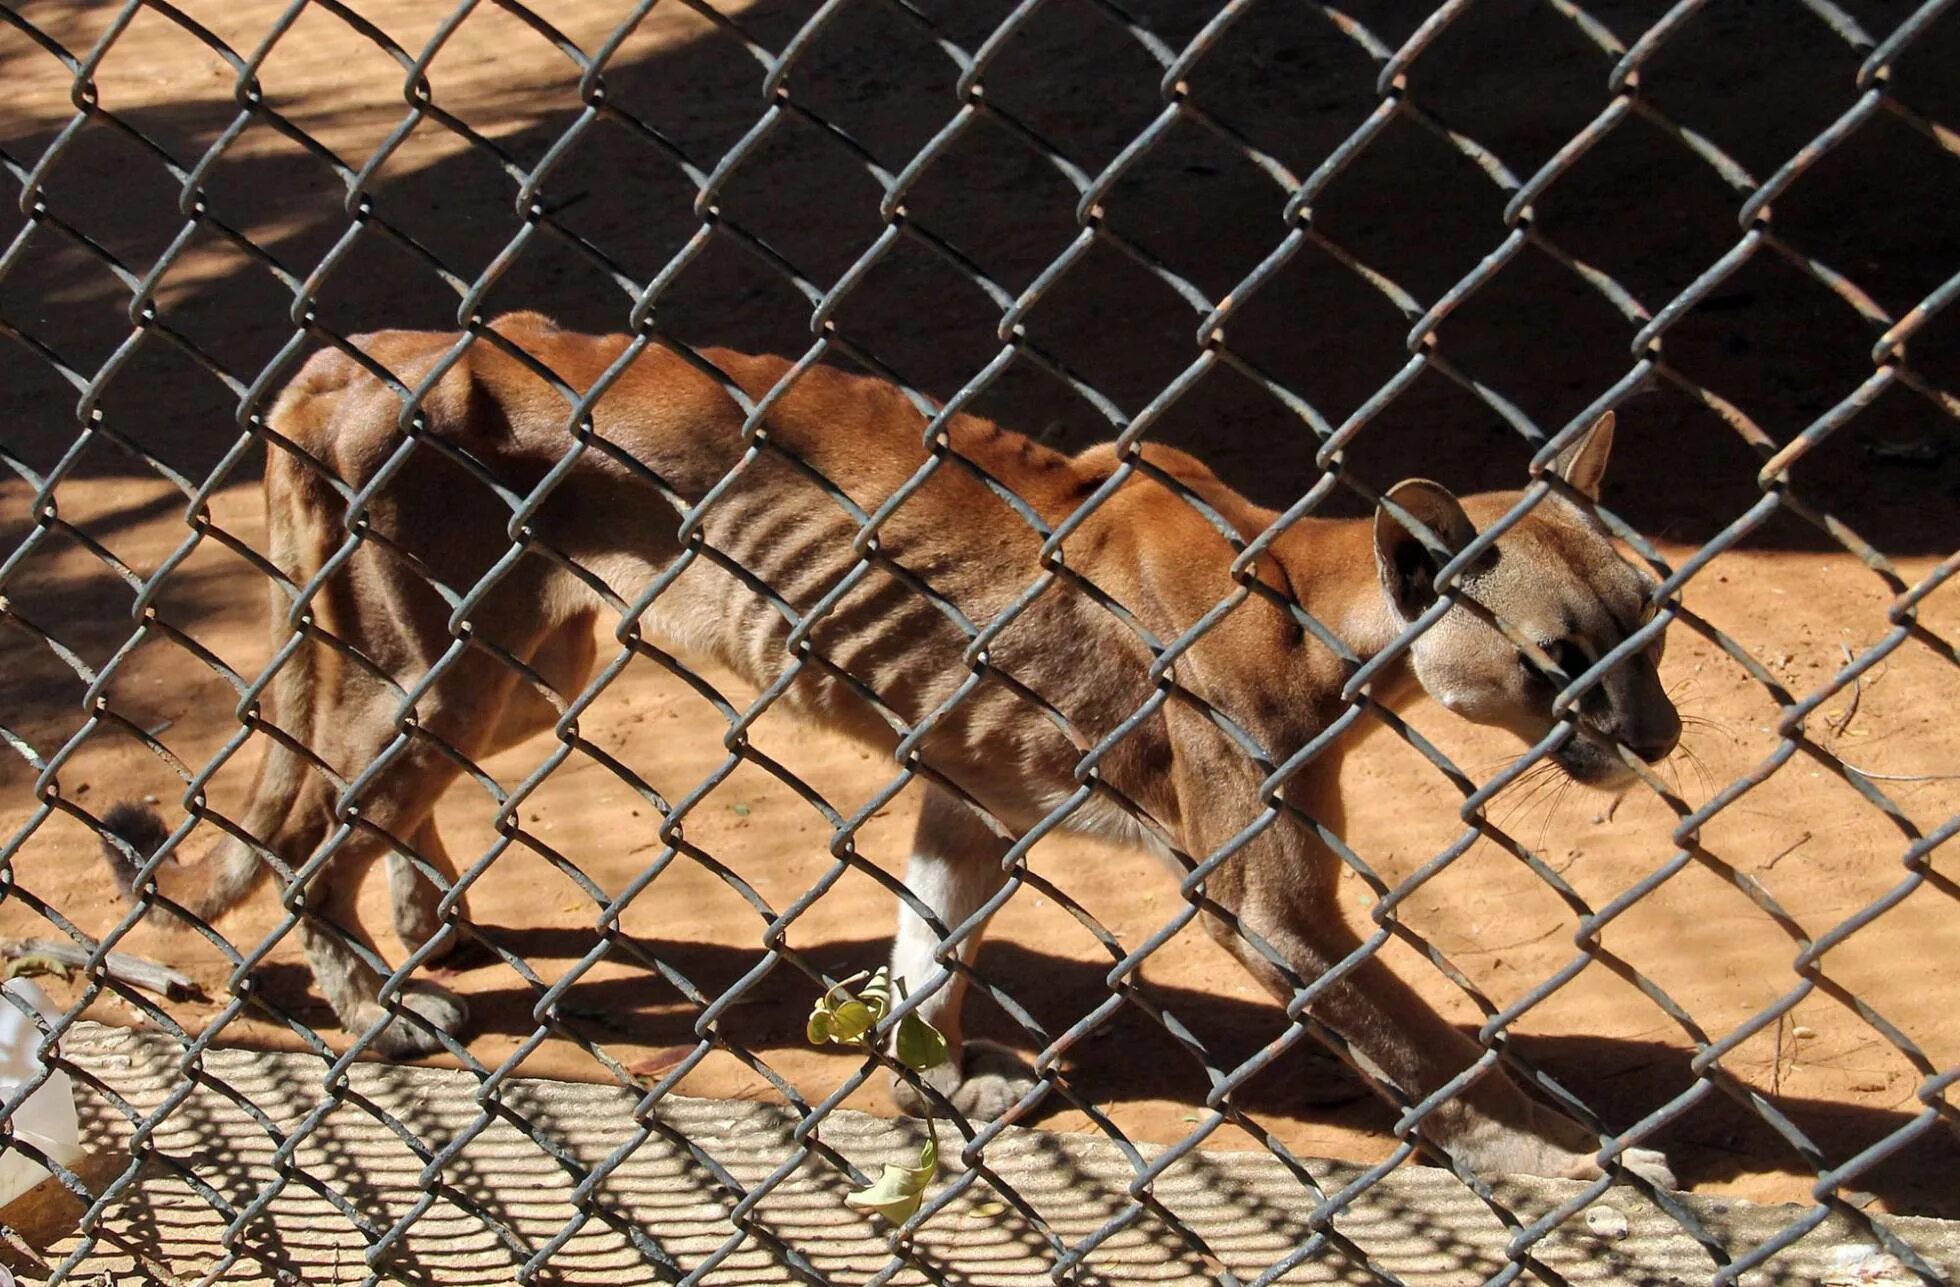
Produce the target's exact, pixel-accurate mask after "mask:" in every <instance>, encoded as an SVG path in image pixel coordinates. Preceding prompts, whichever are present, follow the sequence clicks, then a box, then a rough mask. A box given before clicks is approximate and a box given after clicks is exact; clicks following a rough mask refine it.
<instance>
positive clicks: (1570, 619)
mask: <svg viewBox="0 0 1960 1287" xmlns="http://www.w3.org/2000/svg"><path fill="white" fill-rule="evenodd" d="M1612 447H1613V417H1612V413H1610V412H1609V413H1607V414H1606V415H1605V416H1602V417H1601V418H1600V419H1599V421H1598V422H1597V423H1595V424H1594V425H1593V427H1592V428H1591V429H1590V430H1588V431H1587V432H1586V434H1585V436H1583V437H1582V438H1580V439H1579V440H1578V441H1577V442H1576V443H1574V444H1573V445H1572V446H1571V447H1569V448H1567V449H1566V450H1565V451H1564V452H1563V453H1562V454H1561V455H1560V456H1559V458H1558V462H1557V465H1556V468H1557V470H1558V472H1559V473H1560V475H1562V476H1563V477H1564V478H1565V479H1566V481H1567V482H1569V483H1571V484H1572V485H1573V486H1574V487H1575V488H1577V489H1578V490H1579V491H1581V492H1583V493H1585V494H1586V495H1587V496H1590V497H1594V498H1597V496H1598V495H1599V483H1600V478H1601V476H1602V475H1603V474H1604V473H1605V471H1606V459H1607V456H1608V455H1609V454H1610V453H1611V451H1612ZM1387 498H1388V499H1389V500H1391V501H1393V502H1394V503H1395V504H1397V505H1399V506H1400V507H1401V508H1403V509H1404V510H1407V511H1408V512H1409V513H1411V514H1413V515H1414V516H1415V517H1416V518H1418V519H1420V520H1421V522H1422V523H1423V525H1424V526H1426V527H1428V528H1429V529H1430V530H1431V531H1432V532H1434V533H1436V535H1438V536H1440V537H1441V538H1442V539H1443V542H1444V544H1446V545H1448V546H1449V547H1450V548H1451V549H1453V550H1461V549H1462V548H1463V547H1464V546H1465V545H1467V544H1469V542H1470V541H1471V539H1472V538H1473V537H1474V536H1475V535H1476V533H1477V526H1478V523H1477V522H1473V518H1474V519H1475V520H1478V521H1480V522H1483V523H1489V522H1491V521H1494V520H1495V519H1497V518H1498V517H1499V516H1500V515H1502V514H1504V513H1505V512H1506V511H1507V510H1509V509H1510V508H1511V507H1512V505H1514V504H1515V503H1516V501H1517V499H1518V494H1517V493H1515V492H1513V493H1509V494H1498V495H1492V496H1476V497H1471V498H1470V499H1469V500H1468V501H1467V502H1465V501H1459V500H1458V499H1457V498H1456V497H1455V496H1453V495H1451V494H1450V492H1449V491H1448V490H1446V489H1445V488H1443V487H1441V486H1439V485H1437V484H1436V483H1432V482H1429V481H1427V480H1424V479H1411V480H1409V481H1407V482H1403V483H1398V484H1397V485H1396V486H1394V487H1392V488H1390V489H1389V491H1388V493H1387ZM1375 562H1376V567H1377V570H1378V571H1379V573H1380V576H1381V584H1382V592H1383V594H1384V595H1385V596H1386V598H1387V602H1388V607H1389V610H1390V612H1391V613H1392V614H1394V616H1395V618H1396V619H1397V620H1399V621H1400V622H1401V623H1402V624H1404V625H1407V624H1408V623H1409V622H1411V621H1414V620H1415V619H1416V618H1417V617H1419V616H1421V615H1422V614H1423V613H1424V612H1426V611H1428V610H1429V609H1430V608H1431V607H1432V606H1433V605H1434V604H1435V602H1436V598H1437V593H1436V589H1435V585H1434V581H1435V576H1436V573H1437V571H1438V569H1439V568H1440V567H1441V566H1442V564H1441V562H1440V561H1439V560H1438V559H1437V558H1436V557H1435V556H1434V555H1433V554H1432V553H1431V551H1430V550H1429V549H1428V548H1427V547H1425V546H1424V545H1423V543H1422V542H1421V541H1420V540H1418V539H1417V538H1416V536H1415V535H1414V534H1413V533H1411V532H1410V531H1408V530H1407V529H1405V528H1404V527H1403V526H1402V524H1401V522H1400V521H1398V520H1397V519H1396V518H1395V517H1394V516H1393V515H1392V514H1391V513H1390V511H1389V510H1388V509H1387V508H1386V507H1379V508H1378V509H1377V510H1376V513H1375ZM1459 585H1460V588H1461V592H1462V597H1465V598H1468V599H1471V600H1473V601H1474V602H1475V603H1477V604H1479V605H1481V606H1482V607H1483V608H1484V609H1486V610H1488V612H1489V613H1490V614H1492V615H1494V616H1496V617H1498V618H1501V619H1502V620H1503V621H1505V622H1506V623H1508V624H1509V625H1510V626H1511V627H1512V628H1513V629H1514V630H1516V631H1517V632H1519V633H1521V634H1523V635H1526V636H1528V637H1529V638H1530V639H1531V640H1532V642H1534V643H1536V644H1537V645H1538V646H1539V648H1540V649H1542V650H1543V651H1544V653H1545V654H1546V655H1547V656H1549V657H1550V658H1551V659H1552V660H1553V661H1554V662H1556V663H1557V664H1558V667H1559V669H1560V670H1563V671H1564V672H1565V676H1566V678H1564V679H1561V678H1560V677H1559V676H1558V675H1556V674H1553V673H1551V672H1549V671H1547V670H1544V669H1543V668H1541V667H1540V666H1539V665H1538V664H1536V663H1535V662H1533V661H1532V660H1531V658H1530V657H1529V656H1528V655H1527V654H1526V653H1524V652H1523V651H1521V650H1520V649H1519V648H1518V647H1517V646H1516V645H1514V644H1513V643H1512V642H1511V641H1510V640H1509V639H1507V638H1505V637H1504V635H1503V634H1502V633H1501V632H1500V631H1498V630H1497V629H1496V628H1495V627H1493V626H1492V625H1491V624H1490V623H1489V622H1488V621H1486V620H1484V619H1483V617H1481V616H1480V615H1479V614H1478V613H1477V612H1476V611H1474V610H1473V609H1471V608H1466V607H1464V606H1462V605H1461V604H1459V605H1458V606H1456V607H1453V608H1452V609H1450V610H1449V611H1448V612H1447V613H1445V614H1444V615H1443V617H1441V618H1440V619H1439V620H1438V621H1436V622H1435V624H1433V625H1432V626H1430V628H1429V629H1428V630H1426V631H1425V632H1423V634H1422V635H1420V636H1419V637H1418V638H1417V639H1416V641H1415V644H1414V646H1413V647H1412V648H1411V650H1410V655H1411V660H1412V662H1413V665H1414V669H1415V674H1416V678H1417V679H1418V680H1419V681H1420V682H1421V684H1422V686H1423V689H1424V690H1425V691H1427V692H1428V693H1429V695H1430V696H1432V697H1434V698H1435V699H1436V700H1437V701H1439V702H1441V703H1442V704H1443V705H1444V706H1446V707H1448V708H1449V709H1450V710H1452V711H1454V712H1456V713H1457V714H1459V715H1461V716H1463V717H1464V718H1466V719H1469V720H1472V721H1474V722H1475V723H1478V724H1489V725H1494V726H1496V727H1499V728H1504V729H1508V730H1510V731H1511V732H1513V733H1515V734H1517V735H1518V736H1519V737H1521V738H1523V739H1525V740H1526V741H1527V742H1536V741H1538V740H1539V739H1540V738H1542V737H1544V736H1545V734H1547V733H1548V732H1550V731H1551V729H1552V726H1553V724H1554V722H1555V721H1554V719H1553V716H1552V699H1553V698H1554V697H1556V696H1557V695H1558V694H1559V692H1560V691H1561V690H1562V689H1563V688H1564V687H1565V686H1566V684H1567V683H1568V682H1569V680H1571V679H1576V678H1577V677H1578V676H1579V675H1580V674H1581V673H1583V672H1585V671H1587V670H1590V669H1591V668H1592V666H1593V663H1594V662H1596V661H1598V660H1599V659H1600V658H1601V657H1603V656H1605V655H1606V654H1607V653H1608V652H1610V651H1612V650H1613V649H1614V648H1615V647H1617V646H1618V645H1619V644H1620V643H1621V642H1622V641H1623V640H1625V639H1626V637H1627V636H1628V635H1630V634H1632V633H1633V632H1634V631H1635V630H1637V629H1638V628H1639V627H1640V626H1642V625H1644V624H1645V623H1646V622H1647V621H1648V619H1649V618H1650V615H1651V609H1650V607H1649V596H1650V594H1651V593H1652V591H1653V587H1654V583H1653V582H1652V581H1650V580H1649V579H1648V578H1647V577H1645V576H1644V575H1642V574H1641V573H1639V572H1637V571H1635V570H1634V569H1633V568H1632V567H1630V566H1629V565H1628V564H1627V562H1626V561H1625V560H1624V559H1622V558H1621V557H1620V555H1619V554H1618V553H1617V552H1616V551H1615V550H1614V548H1613V544H1612V542H1611V541H1610V540H1609V539H1608V537H1607V535H1606V533H1605V531H1604V530H1603V529H1602V528H1600V526H1599V525H1598V523H1597V522H1596V520H1594V519H1593V518H1592V517H1591V516H1590V515H1587V514H1586V513H1584V512H1583V511H1581V510H1580V509H1579V508H1578V507H1577V506H1575V505H1573V504H1571V503H1570V502H1568V501H1566V500H1564V499H1563V498H1561V497H1558V496H1551V497H1547V498H1546V499H1545V500H1543V501H1541V502H1539V504H1538V505H1537V506H1536V507H1535V508H1534V509H1533V510H1532V511H1531V513H1530V514H1528V515H1527V516H1526V517H1525V518H1524V519H1523V520H1522V521H1521V522H1519V523H1518V524H1517V525H1516V526H1514V527H1512V528H1511V529H1510V530H1509V531H1507V532H1506V533H1505V534H1504V535H1503V536H1502V537H1500V538H1499V539H1498V543H1497V546H1496V548H1495V549H1493V550H1492V551H1490V552H1489V553H1487V554H1485V555H1484V556H1483V558H1482V559H1480V560H1479V561H1478V562H1477V563H1476V564H1475V565H1473V566H1472V568H1471V569H1470V570H1469V571H1468V572H1467V573H1466V574H1465V575H1464V576H1463V577H1462V578H1461V580H1460V582H1459ZM1662 642H1663V641H1662V637H1661V636H1658V635H1657V636H1656V637H1655V638H1654V641H1653V642H1652V643H1651V644H1649V645H1648V646H1647V647H1646V648H1645V649H1643V650H1642V651H1640V652H1638V653H1635V654H1633V655H1632V656H1629V657H1626V658H1624V659H1622V660H1621V661H1620V662H1619V663H1618V664H1617V665H1616V666H1614V668H1613V669H1611V670H1609V671H1607V672H1606V673H1605V675H1604V676H1602V677H1601V678H1600V679H1599V680H1598V681H1596V682H1595V683H1594V684H1593V686H1592V687H1591V688H1589V689H1587V690H1586V692H1585V694H1584V695H1583V696H1582V697H1581V698H1580V699H1579V702H1578V736H1576V737H1573V738H1571V739H1570V740H1568V741H1567V742H1566V743H1565V744H1564V745H1563V746H1561V747H1560V748H1559V750H1557V751H1556V752H1554V755H1553V758H1554V759H1556V760H1557V762H1558V763H1559V765H1560V766H1561V767H1563V768H1564V770H1565V771H1566V772H1567V773H1569V774H1570V775H1571V776H1572V777H1574V778H1576V779H1577V780H1579V781H1581V782H1586V783H1590V784H1593V785H1597V786H1617V785H1621V784H1624V783H1625V782H1627V781H1629V780H1631V779H1632V778H1633V776H1634V774H1633V771H1632V770H1631V769H1630V768H1628V767H1627V765H1626V764H1625V763H1624V762H1623V761H1622V760H1621V758H1620V756H1619V754H1618V752H1617V751H1616V750H1615V744H1618V745H1623V746H1625V747H1626V748H1627V749H1628V750H1630V751H1632V752H1633V753H1634V754H1636V755H1638V756H1639V757H1640V758H1641V759H1643V760H1645V761H1647V762H1648V763H1650V764H1651V763H1655V762H1658V761H1660V760H1662V759H1664V758H1666V757H1667V755H1668V753H1669V752H1671V751H1673V749H1674V746H1675V743H1676V742H1677V741H1679V740H1680V736H1681V719H1680V716H1679V715H1678V714H1677V713H1676V712H1675V709H1674V703H1673V702H1671V701H1670V700H1668V696H1667V692H1666V690H1665V689H1663V688H1662V687H1661V681H1660V675H1659V673H1658V669H1657V668H1658V666H1659V664H1660V659H1661V647H1662Z"/></svg>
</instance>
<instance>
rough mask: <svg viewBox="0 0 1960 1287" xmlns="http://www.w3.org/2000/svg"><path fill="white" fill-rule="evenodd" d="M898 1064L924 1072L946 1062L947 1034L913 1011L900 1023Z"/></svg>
mask: <svg viewBox="0 0 1960 1287" xmlns="http://www.w3.org/2000/svg"><path fill="white" fill-rule="evenodd" d="M897 1047H898V1049H897V1053H898V1062H900V1063H902V1064H904V1065H905V1066H906V1067H907V1068H910V1069H911V1070H912V1071H913V1072H924V1071H926V1069H928V1068H937V1067H939V1065H941V1064H943V1063H945V1062H946V1034H944V1033H942V1032H941V1031H939V1029H937V1028H935V1027H933V1026H932V1025H931V1024H929V1023H927V1022H926V1021H925V1020H924V1019H921V1018H920V1017H919V1014H918V1011H916V1010H915V1011H913V1012H912V1013H911V1014H908V1015H906V1016H905V1017H904V1018H903V1019H900V1020H899V1021H898V1043H897Z"/></svg>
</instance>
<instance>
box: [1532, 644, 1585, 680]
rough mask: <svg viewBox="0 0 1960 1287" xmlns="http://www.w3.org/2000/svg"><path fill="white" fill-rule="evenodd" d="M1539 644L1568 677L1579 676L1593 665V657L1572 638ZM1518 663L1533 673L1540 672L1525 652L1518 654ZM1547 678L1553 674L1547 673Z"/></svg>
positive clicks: (1574, 677)
mask: <svg viewBox="0 0 1960 1287" xmlns="http://www.w3.org/2000/svg"><path fill="white" fill-rule="evenodd" d="M1538 646H1539V647H1540V648H1542V649H1544V650H1545V654H1546V655H1547V656H1549V657H1550V658H1551V659H1552V660H1553V661H1554V662H1556V663H1557V664H1558V668H1559V669H1560V670H1562V671H1564V672H1565V675H1566V678H1568V679H1576V678H1578V677H1579V675H1580V673H1581V672H1583V671H1585V670H1587V669H1588V668H1590V667H1591V666H1592V658H1591V657H1588V656H1587V655H1586V650H1585V649H1584V648H1581V647H1580V646H1579V645H1578V644H1576V643H1573V642H1572V641H1571V640H1570V639H1554V640H1551V641H1550V642H1547V643H1542V644H1539V645H1538ZM1518 665H1520V666H1522V667H1524V669H1525V670H1526V671H1528V672H1530V673H1531V674H1534V675H1535V674H1537V673H1538V667H1537V666H1536V665H1534V664H1533V663H1532V660H1531V658H1530V657H1527V656H1526V655H1525V654H1523V653H1519V654H1518ZM1546 678H1547V679H1550V678H1552V676H1551V675H1550V674H1547V675H1546Z"/></svg>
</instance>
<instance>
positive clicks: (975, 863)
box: [891, 786, 1034, 1121]
mask: <svg viewBox="0 0 1960 1287" xmlns="http://www.w3.org/2000/svg"><path fill="white" fill-rule="evenodd" d="M1006 852H1007V845H1006V844H1005V843H1004V842H1003V841H1002V840H1001V839H1000V837H998V836H996V835H994V833H993V832H991V831H989V830H988V829H987V827H986V825H985V824H984V823H982V822H981V821H980V819H979V818H978V817H977V816H975V815H974V813H973V811H972V810H971V809H969V808H967V807H966V806H965V805H964V804H961V803H960V802H959V801H958V800H956V799H954V798H953V797H952V796H950V795H948V794H947V793H945V792H944V791H941V790H940V789H938V788H937V787H932V786H928V787H927V788H926V798H925V804H924V807H923V809H922V810H921V811H920V814H919V830H918V835H917V836H916V838H915V839H914V841H913V846H912V861H911V863H910V864H909V865H908V866H907V867H906V869H905V884H906V886H907V887H908V888H910V889H911V891H912V892H913V893H914V894H916V895H918V897H919V900H920V901H921V902H923V903H924V904H925V905H926V906H927V907H929V908H931V909H932V911H933V914H934V915H935V916H937V917H938V919H939V922H940V924H941V925H943V926H945V927H946V929H947V930H948V931H951V930H954V929H957V928H958V927H959V926H960V924H961V923H962V922H963V921H965V920H966V919H967V918H968V917H970V916H972V915H973V914H974V913H975V912H977V911H979V910H980V908H981V906H982V905H983V904H985V903H986V901H987V900H988V899H989V898H992V897H993V896H994V895H995V894H996V893H998V892H1000V889H1001V886H1002V885H1004V884H1006V882H1007V876H1006V873H1004V872H1003V871H1002V870H1001V865H1000V861H1001V855H1002V854H1004V853H1006ZM979 946H980V934H979V932H978V931H976V932H975V933H973V934H971V935H969V936H968V937H967V938H966V939H964V940H963V941H962V942H961V943H960V945H959V948H958V958H959V960H960V961H962V962H971V961H972V960H973V957H974V954H975V952H976V951H977V949H978V948H979ZM940 949H941V940H940V937H939V934H938V932H937V931H935V930H934V929H933V928H932V927H931V926H930V925H928V924H927V923H926V921H925V920H924V918H922V917H920V916H919V915H918V914H917V913H916V912H914V911H912V909H911V908H909V907H905V906H901V907H900V909H899V913H898V936H897V939H896V941H895V942H894V944H893V947H892V968H891V973H892V978H893V979H894V980H897V981H902V982H903V983H904V985H905V989H906V992H907V993H908V994H909V995H912V996H918V995H920V994H921V993H923V992H924V991H925V990H926V988H927V986H928V985H930V984H931V983H932V982H933V981H934V980H936V979H941V980H943V981H942V982H941V984H940V986H939V987H938V989H937V990H936V991H934V992H933V993H932V994H931V995H930V996H928V997H927V998H926V1000H925V1001H924V1002H923V1003H922V1004H921V1005H920V1006H919V1010H918V1013H919V1016H920V1017H921V1018H923V1019H925V1020H926V1021H927V1022H928V1023H930V1024H932V1026H933V1027H935V1028H937V1029H939V1031H940V1032H942V1033H944V1034H945V1035H946V1048H947V1054H948V1056H949V1058H948V1059H947V1061H946V1062H945V1063H944V1064H941V1065H940V1066H939V1067H938V1068H935V1069H932V1070H931V1071H929V1072H927V1073H925V1074H924V1075H923V1080H925V1081H926V1082H928V1083H930V1084H931V1085H932V1087H933V1088H934V1089H936V1090H938V1091H939V1092H940V1093H941V1094H942V1095H945V1096H946V1097H947V1098H948V1099H950V1100H951V1101H952V1102H953V1106H954V1107H956V1108H958V1109H959V1110H960V1112H962V1113H964V1114H965V1115H966V1116H967V1117H969V1118H972V1119H974V1120H976V1121H991V1120H993V1119H994V1118H996V1117H999V1116H1000V1115H1001V1114H1002V1113H1004V1112H1006V1111H1007V1110H1008V1108H1010V1107H1011V1106H1012V1105H1013V1104H1014V1103H1015V1101H1017V1100H1019V1099H1020V1098H1021V1096H1022V1095H1024V1094H1026V1093H1027V1091H1028V1089H1029V1088H1030V1087H1031V1086H1033V1085H1034V1070H1033V1069H1032V1068H1031V1067H1030V1066H1029V1065H1028V1063H1027V1061H1025V1060H1023V1059H1021V1058H1020V1057H1019V1056H1018V1055H1016V1054H1015V1053H1014V1052H1013V1051H1010V1050H1008V1049H1007V1048H1006V1047H1004V1046H998V1045H995V1044H994V1043H992V1042H987V1041H973V1042H969V1041H966V1040H965V1039H964V1037H963V1034H962V1029H961V1026H960V1008H961V1004H962V1002H963V1001H964V1000H965V997H966V986H967V981H966V977H965V976H964V975H963V974H960V973H958V972H954V973H952V974H951V976H950V977H945V969H944V967H943V966H942V965H941V964H940V963H939V960H938V955H939V952H940ZM893 996H894V997H896V996H897V989H896V988H894V989H893ZM892 1099H893V1100H894V1101H895V1102H896V1103H897V1105H898V1107H899V1109H900V1111H902V1112H906V1113H910V1114H912V1115H914V1116H922V1115H924V1114H925V1112H926V1111H927V1109H928V1108H929V1107H930V1105H929V1102H928V1101H927V1099H926V1097H925V1096H924V1095H922V1094H920V1093H919V1091H918V1090H916V1089H915V1088H914V1087H912V1086H911V1085H909V1084H908V1083H906V1082H905V1081H903V1080H901V1079H899V1078H897V1077H894V1078H893V1079H892Z"/></svg>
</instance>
